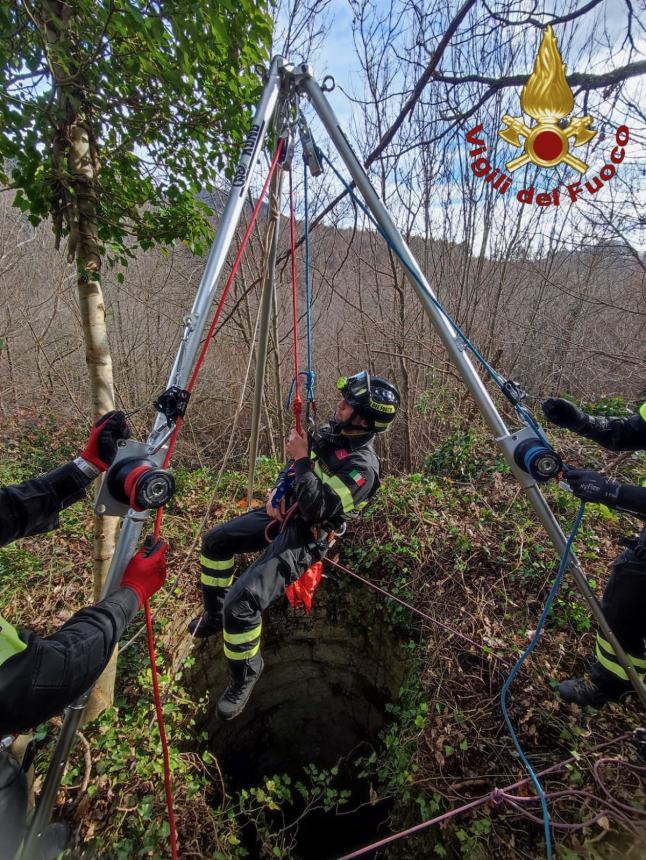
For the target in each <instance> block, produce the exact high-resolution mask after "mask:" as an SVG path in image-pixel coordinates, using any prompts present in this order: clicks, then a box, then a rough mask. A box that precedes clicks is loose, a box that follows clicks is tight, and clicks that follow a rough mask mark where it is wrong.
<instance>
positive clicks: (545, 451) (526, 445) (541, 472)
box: [514, 436, 563, 484]
mask: <svg viewBox="0 0 646 860" xmlns="http://www.w3.org/2000/svg"><path fill="white" fill-rule="evenodd" d="M514 461H515V462H516V465H517V466H519V467H520V468H521V469H522V470H523V471H524V472H527V473H528V474H529V475H531V476H532V478H534V479H535V480H536V481H538V482H539V484H544V483H545V482H547V481H551V480H552V478H555V477H556V476H557V475H559V474H560V473H561V471H562V470H563V461H562V460H561V458H560V456H559V455H558V454H557V453H556V451H555V450H554V449H553V448H551V447H550V446H548V445H546V444H545V443H544V442H541V440H540V439H539V438H538V436H534V437H530V438H528V439H524V440H523V441H522V442H521V443H520V444H519V445H518V446H517V447H516V449H515V450H514Z"/></svg>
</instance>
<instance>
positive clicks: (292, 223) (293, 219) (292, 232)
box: [289, 170, 303, 434]
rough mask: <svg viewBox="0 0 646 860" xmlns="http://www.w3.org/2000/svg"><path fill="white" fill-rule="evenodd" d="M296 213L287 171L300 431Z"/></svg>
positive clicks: (296, 410)
mask: <svg viewBox="0 0 646 860" xmlns="http://www.w3.org/2000/svg"><path fill="white" fill-rule="evenodd" d="M295 223H296V215H295V212H294V192H293V188H292V172H291V170H290V171H289V241H290V244H291V250H292V314H293V316H294V400H293V402H292V409H293V410H294V424H295V425H296V432H297V433H299V434H300V433H302V430H303V428H302V426H301V416H302V414H303V401H302V400H301V375H300V366H299V360H298V288H297V286H296V236H295Z"/></svg>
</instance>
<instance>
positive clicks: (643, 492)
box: [613, 484, 646, 517]
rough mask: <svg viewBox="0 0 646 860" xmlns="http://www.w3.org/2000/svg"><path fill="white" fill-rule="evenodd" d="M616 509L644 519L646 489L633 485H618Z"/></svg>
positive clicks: (645, 515)
mask: <svg viewBox="0 0 646 860" xmlns="http://www.w3.org/2000/svg"><path fill="white" fill-rule="evenodd" d="M613 507H614V506H613ZM616 507H617V508H619V509H621V510H622V511H628V512H629V513H631V514H637V516H640V517H646V487H637V486H635V485H634V484H620V485H619V496H618V497H617V502H616Z"/></svg>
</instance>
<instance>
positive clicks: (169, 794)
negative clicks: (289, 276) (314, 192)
mask: <svg viewBox="0 0 646 860" xmlns="http://www.w3.org/2000/svg"><path fill="white" fill-rule="evenodd" d="M282 148H283V141H282V140H280V141H279V142H278V146H277V147H276V152H275V154H274V157H273V159H272V162H271V167H270V169H269V175H268V176H267V179H266V180H265V184H264V185H263V187H262V191H261V192H260V196H259V197H258V201H257V203H256V205H255V206H254V210H253V212H252V214H251V218H250V219H249V224H248V226H247V229H246V230H245V233H244V236H243V237H242V242H241V243H240V248H239V249H238V253H237V255H236V258H235V260H234V261H233V266H232V267H231V272H230V273H229V277H228V278H227V282H226V284H225V286H224V289H223V290H222V295H221V297H220V301H219V303H218V306H217V309H216V311H215V316H214V317H213V321H212V322H211V325H210V327H209V331H208V334H207V336H206V339H205V340H204V343H203V344H202V349H201V350H200V354H199V356H198V358H197V361H196V362H195V367H194V368H193V372H192V374H191V377H190V379H189V382H188V385H187V390H188V391H192V390H193V386H194V385H195V381H196V380H197V377H198V374H199V372H200V370H201V369H202V365H203V364H204V359H205V358H206V352H207V350H208V348H209V344H210V343H211V340H212V338H213V335H214V332H215V328H216V326H217V324H218V320H219V319H220V314H221V313H222V308H223V307H224V303H225V301H226V298H227V296H228V294H229V290H230V288H231V284H232V283H233V279H234V278H235V276H236V273H237V271H238V267H239V266H240V261H241V259H242V255H243V253H244V249H245V248H246V246H247V242H248V241H249V237H250V236H251V231H252V230H253V227H254V224H255V223H256V220H257V218H258V213H259V212H260V208H261V206H262V203H263V200H264V198H265V194H266V193H267V188H268V187H269V183H270V181H271V177H272V176H273V174H274V171H275V170H276V165H277V164H278V159H279V157H280V153H281V151H282ZM292 254H293V250H292ZM182 423H183V419H182V418H181V417H179V418H178V419H177V422H176V424H175V428H174V430H173V433H172V435H171V437H170V440H169V443H168V450H167V451H166V456H165V457H164V464H163V468H164V469H165V468H166V467H167V466H168V464H169V462H170V458H171V456H172V453H173V449H174V448H175V442H176V441H177V435H178V433H179V431H180V428H181V426H182ZM163 516H164V510H163V508H159V509H158V511H157V515H156V517H155V530H154V533H155V537H156V538H158V537H159V533H160V530H161V524H162V519H163ZM144 608H145V613H146V636H147V639H148V655H149V657H150V672H151V675H152V682H153V698H154V700H155V713H156V715H157V727H158V729H159V738H160V741H161V746H162V756H163V760H164V792H165V794H166V808H167V810H168V824H169V826H170V835H169V841H170V850H171V856H172V858H173V860H177V856H178V855H177V828H176V826H175V811H174V809H173V787H172V782H171V771H170V754H169V751H168V738H167V737H166V727H165V725H164V712H163V710H162V702H161V697H160V695H159V678H158V676H157V658H156V655H155V639H154V633H153V623H152V615H151V612H150V603H149V602H148V601H146V602H145V604H144Z"/></svg>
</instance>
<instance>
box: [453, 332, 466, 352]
mask: <svg viewBox="0 0 646 860" xmlns="http://www.w3.org/2000/svg"><path fill="white" fill-rule="evenodd" d="M455 345H456V346H457V348H458V349H459V350H460V352H464V350H465V349H466V348H467V342H466V340H465V338H463V337H462V335H461V334H460V333H459V332H458V333H457V334H456V336H455Z"/></svg>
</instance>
